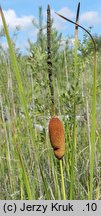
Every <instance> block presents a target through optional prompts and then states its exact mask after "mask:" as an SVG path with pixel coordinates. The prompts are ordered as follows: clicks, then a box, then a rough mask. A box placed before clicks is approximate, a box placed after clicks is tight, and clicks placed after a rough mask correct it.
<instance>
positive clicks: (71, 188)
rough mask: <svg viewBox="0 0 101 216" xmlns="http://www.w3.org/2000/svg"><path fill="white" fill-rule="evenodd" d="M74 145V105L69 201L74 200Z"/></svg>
mask: <svg viewBox="0 0 101 216" xmlns="http://www.w3.org/2000/svg"><path fill="white" fill-rule="evenodd" d="M75 145H76V113H75V104H74V125H73V142H72V152H71V154H72V160H71V175H70V200H73V199H74V182H75Z"/></svg>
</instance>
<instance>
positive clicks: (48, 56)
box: [47, 5, 55, 115]
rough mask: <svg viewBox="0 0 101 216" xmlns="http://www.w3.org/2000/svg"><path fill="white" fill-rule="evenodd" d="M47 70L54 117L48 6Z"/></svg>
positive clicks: (48, 12)
mask: <svg viewBox="0 0 101 216" xmlns="http://www.w3.org/2000/svg"><path fill="white" fill-rule="evenodd" d="M47 68H48V78H49V88H50V93H51V102H52V115H55V107H54V88H53V74H52V60H51V11H50V5H48V8H47Z"/></svg>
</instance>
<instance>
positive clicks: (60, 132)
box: [49, 116, 65, 160]
mask: <svg viewBox="0 0 101 216" xmlns="http://www.w3.org/2000/svg"><path fill="white" fill-rule="evenodd" d="M49 137H50V142H51V145H52V148H53V150H54V154H55V157H56V158H57V159H59V160H60V159H62V157H63V156H64V154H65V133H64V128H63V124H62V122H61V121H60V119H59V118H58V117H57V116H54V117H52V118H51V119H50V122H49Z"/></svg>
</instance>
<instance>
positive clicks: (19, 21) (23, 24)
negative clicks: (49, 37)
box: [0, 9, 34, 29]
mask: <svg viewBox="0 0 101 216" xmlns="http://www.w3.org/2000/svg"><path fill="white" fill-rule="evenodd" d="M3 12H4V16H5V19H6V22H7V25H8V26H9V27H10V28H11V29H14V28H15V27H16V26H19V27H20V28H21V29H27V28H29V27H30V26H31V25H32V20H33V19H34V17H33V16H32V15H29V16H21V17H18V16H17V15H16V13H15V11H14V10H12V9H9V10H7V11H5V10H4V11H3ZM0 25H2V21H1V18H0Z"/></svg>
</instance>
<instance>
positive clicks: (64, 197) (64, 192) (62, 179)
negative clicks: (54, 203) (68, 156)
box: [60, 160, 66, 200]
mask: <svg viewBox="0 0 101 216" xmlns="http://www.w3.org/2000/svg"><path fill="white" fill-rule="evenodd" d="M62 165H63V164H62V160H60V172H61V189H62V196H63V200H66V191H65V183H64V174H63V166H62Z"/></svg>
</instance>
